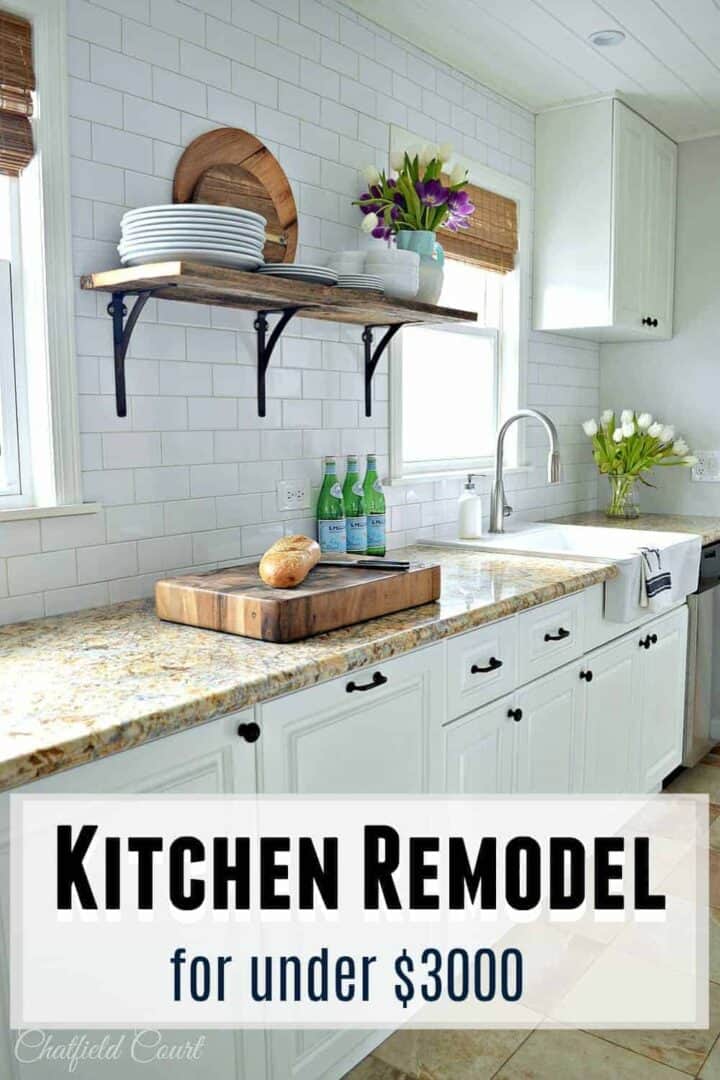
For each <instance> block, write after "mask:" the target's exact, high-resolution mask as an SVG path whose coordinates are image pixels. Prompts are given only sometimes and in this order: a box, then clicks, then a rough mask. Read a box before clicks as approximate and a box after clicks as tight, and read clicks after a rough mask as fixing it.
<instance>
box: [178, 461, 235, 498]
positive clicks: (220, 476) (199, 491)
mask: <svg viewBox="0 0 720 1080" xmlns="http://www.w3.org/2000/svg"><path fill="white" fill-rule="evenodd" d="M239 490H240V489H239V487H238V467H237V465H236V464H234V463H232V462H227V463H225V464H222V465H220V464H214V465H192V466H191V467H190V494H191V496H192V497H193V498H195V497H200V496H203V495H232V494H233V493H234V492H236V491H239Z"/></svg>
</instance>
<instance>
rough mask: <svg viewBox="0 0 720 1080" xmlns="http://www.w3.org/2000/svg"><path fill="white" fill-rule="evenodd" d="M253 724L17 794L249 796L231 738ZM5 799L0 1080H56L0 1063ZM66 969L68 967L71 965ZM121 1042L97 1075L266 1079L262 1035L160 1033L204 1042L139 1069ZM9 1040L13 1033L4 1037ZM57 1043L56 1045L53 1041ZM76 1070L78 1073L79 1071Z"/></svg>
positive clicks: (49, 1072)
mask: <svg viewBox="0 0 720 1080" xmlns="http://www.w3.org/2000/svg"><path fill="white" fill-rule="evenodd" d="M252 719H253V714H252V710H248V711H246V712H242V713H235V714H233V715H231V716H226V717H222V718H220V719H218V720H215V721H213V722H211V723H209V724H203V725H201V726H200V727H197V728H193V729H191V730H189V731H183V732H178V733H177V734H175V735H170V736H167V737H166V738H164V739H158V740H157V741H155V742H151V743H147V744H146V745H144V746H140V747H137V748H135V749H132V750H127V751H125V752H123V753H119V754H113V755H112V756H110V757H107V758H104V759H103V760H101V761H97V762H92V763H90V764H88V765H81V766H79V767H78V768H76V769H70V770H68V771H67V772H63V773H57V774H56V775H54V776H51V777H48V778H47V779H45V780H38V781H36V782H35V783H33V784H28V785H27V786H26V787H24V788H22V789H21V790H23V791H25V792H27V793H28V794H38V795H40V794H53V795H57V794H62V793H65V794H70V793H83V794H87V795H92V794H105V795H109V794H119V793H129V792H133V793H150V792H153V793H163V794H178V795H182V794H193V795H198V794H201V795H215V794H223V793H236V794H251V793H252V792H254V791H255V750H254V747H253V746H252V745H251V744H249V743H247V742H245V741H244V740H243V739H241V738H240V737H239V736H238V734H237V727H238V724H240V723H243V722H246V723H247V722H249V721H251V720H252ZM8 826H9V798H8V796H7V795H4V796H2V798H1V799H0V964H2V973H3V977H2V981H1V984H0V1006H3V1005H4V1008H3V1011H2V1017H0V1076H2V1077H3V1078H5V1077H8V1080H10V1078H12V1080H57V1077H58V1075H59V1074H58V1064H57V1062H56V1061H39V1062H34V1063H32V1064H25V1065H22V1064H20V1063H18V1062H17V1061H16V1060H15V1058H14V1055H13V1054H12V1052H11V1050H12V1048H11V1047H10V1046H8V1047H7V1051H6V1056H7V1063H6V1062H4V1061H3V1047H2V1030H1V1029H2V1028H3V1027H4V1028H5V1029H6V1030H7V1027H8V1024H7V1020H5V1019H3V1018H4V1017H7V1004H6V1003H4V1002H3V1000H2V999H3V996H4V993H6V991H7V973H8V965H7V955H5V956H3V950H4V948H5V949H6V947H7V940H8V927H9V895H8V891H9V890H8V884H9V848H8V834H9V827H8ZM70 966H71V967H72V965H70ZM79 1034H84V1035H85V1036H86V1037H87V1038H88V1039H90V1040H95V1039H98V1040H99V1039H100V1038H101V1037H102V1034H103V1033H102V1032H92V1031H87V1032H83V1033H81V1032H72V1031H62V1032H56V1035H57V1036H58V1039H59V1038H62V1039H63V1040H65V1039H67V1040H69V1039H70V1038H71V1037H72V1036H73V1035H79ZM121 1034H124V1035H125V1047H126V1052H125V1053H124V1055H123V1056H122V1057H121V1058H119V1059H118V1060H117V1061H116V1062H110V1061H107V1062H103V1068H102V1075H103V1077H107V1080H134V1078H135V1077H137V1078H138V1080H166V1078H167V1077H168V1075H169V1073H170V1072H172V1075H173V1077H175V1078H176V1080H204V1078H205V1077H208V1076H217V1077H223V1080H225V1078H227V1080H263V1077H264V1076H265V1053H266V1051H265V1036H264V1033H263V1032H261V1031H248V1032H243V1031H237V1032H233V1031H217V1030H215V1031H205V1032H203V1031H185V1030H183V1031H167V1032H163V1033H162V1038H163V1039H164V1040H165V1041H166V1042H167V1043H169V1044H178V1045H179V1044H181V1043H183V1042H185V1041H186V1040H188V1041H195V1040H197V1039H198V1038H199V1037H201V1036H203V1037H204V1040H205V1041H204V1046H203V1051H202V1055H201V1057H200V1059H199V1060H198V1061H174V1062H173V1065H172V1069H171V1070H169V1069H168V1064H167V1061H155V1062H149V1063H143V1064H138V1063H134V1062H133V1061H132V1060H131V1059H130V1056H129V1054H130V1051H129V1044H130V1043H131V1041H132V1039H133V1037H134V1032H130V1031H129V1032H124V1033H121V1032H115V1033H114V1036H113V1037H114V1038H117V1037H119V1036H120V1035H121ZM10 1036H11V1038H13V1037H14V1036H13V1033H12V1032H11V1033H10ZM56 1041H57V1040H56ZM3 1066H5V1068H4V1069H3ZM80 1069H81V1070H82V1065H81V1066H80Z"/></svg>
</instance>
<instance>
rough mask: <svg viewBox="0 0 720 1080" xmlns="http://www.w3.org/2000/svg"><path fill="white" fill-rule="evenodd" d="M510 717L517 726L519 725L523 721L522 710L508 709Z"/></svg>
mask: <svg viewBox="0 0 720 1080" xmlns="http://www.w3.org/2000/svg"><path fill="white" fill-rule="evenodd" d="M508 716H509V718H510V719H511V720H514V721H515V723H516V724H519V723H520V721H521V720H522V709H508Z"/></svg>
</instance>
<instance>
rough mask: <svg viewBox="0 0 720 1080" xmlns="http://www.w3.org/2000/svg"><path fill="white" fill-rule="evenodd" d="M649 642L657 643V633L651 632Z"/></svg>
mask: <svg viewBox="0 0 720 1080" xmlns="http://www.w3.org/2000/svg"><path fill="white" fill-rule="evenodd" d="M650 644H651V645H657V634H651V635H650Z"/></svg>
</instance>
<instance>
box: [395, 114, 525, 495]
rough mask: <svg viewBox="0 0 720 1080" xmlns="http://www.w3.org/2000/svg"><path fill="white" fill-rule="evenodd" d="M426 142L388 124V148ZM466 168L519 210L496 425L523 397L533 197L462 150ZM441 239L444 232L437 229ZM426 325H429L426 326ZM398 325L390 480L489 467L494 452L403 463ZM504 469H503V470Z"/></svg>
mask: <svg viewBox="0 0 720 1080" xmlns="http://www.w3.org/2000/svg"><path fill="white" fill-rule="evenodd" d="M423 142H427V139H423V138H422V137H420V136H418V135H414V134H412V133H411V132H409V131H407V130H405V129H404V128H401V127H398V126H397V125H395V124H392V125H391V126H390V152H391V153H392V152H394V151H401V152H402V151H404V150H406V149H408V148H409V147H411V146H417V145H419V144H422V143H423ZM455 158H456V160H458V161H459V162H460V163H461V164H462V165H464V166H465V167H466V168H467V170H468V174H469V179H470V182H471V183H473V184H476V185H477V186H479V187H483V188H487V189H488V190H489V191H495V192H497V193H498V194H499V195H504V196H506V197H507V198H510V199H513V200H514V201H515V202H516V204H517V213H518V255H517V260H516V268H515V270H514V272H513V273H510V274H506V275H504V279H505V280H504V288H503V302H502V309H503V310H502V324H503V325H502V326H501V327H500V328H499V330H500V334H499V347H498V367H497V370H498V392H497V395H496V401H497V409H496V412H497V417H496V431H495V433H494V434H497V430H498V428H499V426H500V423H501V421H502V419H503V418H504V417H507V416H509V415H510V414H511V413H512V412H514V411H515V410H516V409H519V408H522V407H523V406H524V405H525V404H526V402H527V350H528V338H529V332H530V296H531V267H532V237H531V219H532V199H533V191H532V187H531V185H530V184H526V183H525V182H524V181H522V180H518V179H517V178H515V177H512V176H508V175H506V174H505V173H500V172H498V171H497V170H495V169H491V168H489V167H488V166H487V165H484V164H482V163H480V162H477V161H472V160H471V159H469V158H467V157H465V156H464V155H461V154H456V155H455ZM440 242H441V243H442V234H441V235H440ZM437 328H438V329H446V330H452V331H453V332H458V333H463V332H465V333H478V332H479V331H481V330H484V329H487V328H485V327H480V326H477V325H476V324H473V323H465V324H463V323H445V324H437ZM428 329H430V327H428ZM401 358H402V331H400V333H399V334H398V335H397V337H396V338H395V339H394V340H393V342H392V343H391V345H390V348H389V349H388V363H389V365H390V367H389V376H390V377H389V383H390V460H389V476H388V482H389V483H390V484H405V483H412V482H413V481H414V480H422V479H430V478H431V477H437V478H443V477H453V476H461V475H463V474H465V473H467V472H473V473H479V474H482V473H490V472H491V471H492V467H493V459H492V458H489V459H488V458H484V459H483V458H478V459H477V460H475V461H473V462H467V461H460V460H457V461H452V462H450V461H445V462H437V463H436V466H437V467H436V468H434V469H433V468H431V467H430V466H428V468H427V469H425V470H420V471H418V470H416V469H410V468H406V467H405V463H404V462H403V459H402V363H401ZM524 459H525V429H524V425H521V424H515V425H513V427H512V428H511V429H510V431H509V432H508V435H507V439H506V446H505V461H506V463H507V469H513V468H515V469H524V468H526V467H527V466H526V465H525V464H524ZM507 469H506V471H507Z"/></svg>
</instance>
